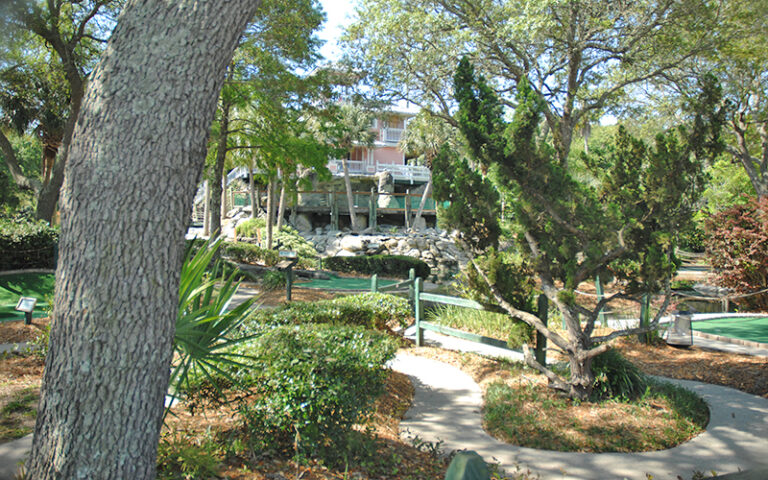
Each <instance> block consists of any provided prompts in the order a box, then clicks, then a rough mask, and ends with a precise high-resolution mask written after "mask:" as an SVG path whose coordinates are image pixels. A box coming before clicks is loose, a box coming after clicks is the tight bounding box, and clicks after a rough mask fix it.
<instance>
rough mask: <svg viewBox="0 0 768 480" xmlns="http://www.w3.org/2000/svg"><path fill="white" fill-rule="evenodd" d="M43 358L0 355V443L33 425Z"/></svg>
mask: <svg viewBox="0 0 768 480" xmlns="http://www.w3.org/2000/svg"><path fill="white" fill-rule="evenodd" d="M42 376H43V359H42V358H40V357H38V356H35V355H27V356H21V355H16V354H7V355H4V356H3V357H2V359H0V443H5V442H7V441H10V440H13V439H16V438H19V437H23V436H24V435H27V434H28V433H31V432H32V429H33V428H34V426H35V413H34V410H35V409H36V407H37V397H38V395H39V391H40V381H41V379H42Z"/></svg>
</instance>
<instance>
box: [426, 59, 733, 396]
mask: <svg viewBox="0 0 768 480" xmlns="http://www.w3.org/2000/svg"><path fill="white" fill-rule="evenodd" d="M454 91H455V96H456V101H457V102H458V104H459V111H458V113H457V115H456V118H457V121H458V123H459V126H460V129H461V132H462V133H463V135H464V137H465V138H466V141H467V144H468V147H469V153H470V157H471V162H466V161H464V160H461V159H458V160H457V159H454V158H451V157H450V156H448V155H445V154H443V153H441V155H439V156H438V158H437V159H436V160H435V165H436V168H435V170H436V172H451V173H450V174H449V173H440V174H436V175H435V179H434V181H435V198H436V199H437V200H438V201H444V200H450V201H451V202H452V203H451V206H450V207H449V208H448V209H447V210H445V211H443V212H442V213H443V214H444V218H445V219H446V221H447V223H449V224H451V225H452V226H454V227H456V228H458V229H459V230H460V232H461V235H462V237H461V238H462V239H463V240H464V242H465V244H466V245H467V246H468V247H469V248H470V249H472V250H473V251H474V253H476V254H477V253H480V252H482V251H484V250H485V249H486V248H488V247H492V246H493V247H495V246H497V245H498V239H499V232H500V228H499V212H500V209H499V205H498V203H499V200H500V198H502V197H503V198H505V199H509V200H511V201H510V202H509V204H510V206H511V207H512V210H513V214H512V220H511V223H512V225H511V229H512V232H513V237H514V240H515V242H516V243H517V246H518V248H519V249H520V251H521V252H522V253H523V256H524V257H525V258H526V260H527V261H529V262H530V263H531V265H532V266H533V269H534V271H535V272H536V276H537V277H538V280H539V282H540V287H541V289H542V291H543V292H544V294H545V295H546V296H547V298H548V299H549V301H550V302H551V303H552V304H553V305H555V306H556V307H557V309H558V310H559V312H560V314H561V315H562V318H563V320H564V323H565V325H566V333H565V334H564V335H562V334H559V333H557V332H555V331H553V330H551V329H549V328H547V326H545V325H544V324H543V323H542V322H541V321H540V320H539V319H538V318H537V317H536V316H535V315H532V314H530V313H528V312H525V311H522V310H520V309H518V308H516V307H515V306H514V305H513V304H512V303H511V302H510V301H509V299H505V298H504V297H503V295H502V294H501V292H500V291H499V289H497V288H495V286H494V285H493V284H492V283H491V282H490V280H489V279H488V276H487V275H486V274H485V272H482V270H481V269H480V268H477V266H476V268H477V269H478V273H479V274H480V276H481V277H484V278H485V280H486V281H487V282H488V283H489V287H490V288H491V290H492V291H493V293H494V297H495V299H496V300H497V301H498V302H499V304H500V305H501V306H502V307H503V308H504V309H505V310H506V311H507V312H508V313H510V314H511V315H513V316H515V317H518V318H520V319H522V320H524V321H525V322H527V323H529V324H530V325H532V326H534V327H535V328H536V329H537V330H538V331H539V332H541V333H542V334H543V335H544V336H545V337H547V338H548V339H549V340H550V341H551V342H552V343H554V344H555V345H556V347H557V348H559V349H560V350H561V351H563V352H564V353H565V354H566V355H567V357H568V359H569V363H570V377H569V378H567V379H566V378H564V377H562V376H560V375H558V374H556V373H555V372H553V371H551V370H548V369H546V368H545V367H544V366H542V365H541V364H539V363H538V362H536V360H535V359H534V358H533V357H532V355H530V352H528V353H527V354H526V361H527V362H528V363H529V364H530V365H531V366H532V367H534V368H537V369H538V370H540V371H541V372H542V373H544V374H545V375H547V377H548V378H549V380H550V385H551V386H552V387H553V388H556V389H558V390H561V391H564V392H565V393H567V394H568V395H569V396H571V397H573V398H581V399H583V398H586V397H587V396H589V394H590V392H591V389H592V385H593V383H594V376H593V375H592V372H591V368H590V365H591V362H592V359H593V358H594V357H595V356H596V355H599V354H600V353H602V352H604V351H606V350H608V349H609V348H610V343H609V342H610V341H611V340H612V339H614V338H616V337H619V336H622V335H630V334H636V333H640V332H641V331H643V330H642V329H640V328H633V329H628V330H623V331H616V332H613V333H610V334H608V335H603V336H593V331H594V327H595V321H596V319H597V317H598V313H599V312H600V311H601V310H602V309H603V308H605V306H606V305H607V304H608V303H609V302H610V301H612V300H615V299H617V298H628V299H635V300H638V301H639V295H640V294H642V293H647V292H654V291H657V290H659V289H665V290H666V291H668V290H669V289H668V280H669V278H670V277H671V275H672V274H673V273H674V271H675V270H676V268H677V266H678V261H677V259H676V258H675V256H674V246H675V245H674V238H675V235H674V233H675V231H676V230H677V229H679V228H681V227H682V226H684V225H685V224H686V223H687V222H689V221H690V217H691V214H692V211H693V206H694V203H695V201H696V199H697V198H698V195H699V192H700V190H701V187H702V184H703V181H704V175H703V173H702V160H703V159H704V158H705V157H711V156H712V155H714V154H717V153H718V152H719V151H721V150H722V144H721V142H720V136H719V134H720V126H721V125H722V123H723V120H724V118H723V115H722V112H721V111H720V110H716V109H715V107H714V105H717V104H718V102H719V96H718V95H719V89H718V87H717V85H716V84H715V83H713V82H712V81H711V79H705V81H702V95H701V96H700V101H699V102H696V103H693V104H691V105H690V106H689V107H690V108H689V111H690V112H691V118H690V122H689V123H690V127H682V126H681V127H678V128H676V129H674V130H670V131H667V132H664V133H660V134H659V135H658V136H657V137H656V141H655V144H654V145H653V146H649V145H646V144H645V143H644V142H642V141H640V140H638V139H635V138H633V137H632V136H631V135H629V133H627V131H626V130H625V129H623V128H620V129H619V130H618V133H617V134H616V137H615V139H614V143H613V144H612V145H609V146H608V147H606V148H604V149H602V150H599V151H596V152H593V154H592V155H591V156H589V157H587V156H586V155H585V158H584V159H583V160H584V163H585V164H586V165H587V166H588V167H589V171H590V173H591V174H592V178H591V179H590V181H589V182H580V181H577V180H576V179H575V178H574V177H573V176H571V175H570V173H569V172H568V171H566V170H565V169H564V168H563V166H562V165H561V163H560V162H559V161H558V156H557V152H556V149H555V148H554V147H553V146H552V145H551V144H549V143H546V142H544V141H542V138H543V137H542V136H541V135H540V133H539V125H540V124H541V122H542V114H543V110H544V107H545V105H544V104H543V102H542V100H541V98H540V96H538V95H537V94H535V92H534V91H533V90H532V89H531V88H530V87H529V86H528V85H527V84H526V83H525V82H522V83H521V84H520V85H519V88H518V95H517V106H516V109H515V111H514V117H513V120H512V122H511V123H507V122H506V121H505V120H504V111H503V108H502V106H501V104H500V102H499V100H498V98H497V97H496V94H495V93H494V92H493V91H492V90H491V89H490V88H489V87H488V86H487V84H486V83H485V80H484V79H483V78H482V77H476V76H475V73H474V69H473V67H472V65H471V64H470V62H469V61H468V60H467V59H463V60H462V61H461V62H460V64H459V66H458V69H457V71H456V74H455V87H454ZM596 275H600V277H601V278H603V279H608V278H611V279H615V280H616V284H617V286H618V287H619V288H620V291H619V292H618V293H615V294H613V295H611V296H609V297H607V298H605V299H604V300H602V301H600V302H599V303H598V304H597V306H596V307H594V308H591V307H588V306H585V305H583V304H582V303H580V302H579V301H578V299H577V296H576V292H575V290H576V289H577V288H578V286H579V284H581V283H582V282H584V281H588V280H591V279H593V278H595V276H596ZM668 301H669V300H668V297H667V298H666V299H665V302H664V307H663V308H662V309H661V311H659V313H658V314H657V315H656V317H655V319H654V321H653V323H652V326H655V325H656V324H657V323H658V320H659V318H660V317H661V315H662V313H663V311H664V310H665V308H666V305H667V304H668Z"/></svg>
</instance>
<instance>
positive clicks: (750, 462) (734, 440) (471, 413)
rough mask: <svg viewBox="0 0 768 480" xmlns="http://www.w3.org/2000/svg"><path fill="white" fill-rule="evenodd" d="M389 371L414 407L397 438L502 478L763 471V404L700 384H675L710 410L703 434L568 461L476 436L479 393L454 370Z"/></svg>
mask: <svg viewBox="0 0 768 480" xmlns="http://www.w3.org/2000/svg"><path fill="white" fill-rule="evenodd" d="M392 368H393V369H394V370H397V371H399V372H402V373H404V374H406V375H408V376H409V377H410V378H411V381H412V382H413V385H414V388H415V394H414V403H413V405H412V407H411V409H410V410H408V412H407V413H406V415H405V418H404V419H403V421H402V422H401V424H400V428H401V432H402V433H401V435H404V436H408V435H410V436H413V435H418V436H419V438H421V439H422V440H426V441H432V442H436V441H440V440H442V442H443V443H442V444H441V448H443V449H444V450H445V451H451V450H455V449H468V450H475V451H476V452H477V453H479V454H480V455H481V456H482V457H483V458H484V459H485V460H486V461H496V462H498V463H499V464H500V466H501V467H502V468H503V469H504V470H506V471H507V472H508V473H512V472H514V471H516V469H517V468H518V467H519V468H520V469H521V470H522V471H527V470H530V471H531V472H532V473H534V474H539V475H540V478H541V479H542V480H545V479H585V480H586V479H588V480H598V479H624V478H626V479H643V480H645V479H646V478H648V477H647V476H646V475H647V474H650V475H652V476H653V478H654V479H657V480H662V479H664V480H666V479H676V478H677V476H678V475H680V476H681V477H683V478H686V479H687V478H690V477H691V475H692V474H693V472H694V471H701V472H705V473H707V474H709V475H711V473H710V472H712V471H714V472H717V473H718V474H724V473H730V472H737V471H740V470H746V469H753V468H756V467H760V466H761V465H762V466H764V465H765V464H766V463H768V399H764V398H761V397H757V396H754V395H749V394H746V393H743V392H740V391H738V390H734V389H731V388H727V387H720V386H717V385H709V384H705V383H700V382H693V381H686V380H674V382H675V383H678V384H680V385H683V386H685V387H686V388H688V389H690V390H693V391H695V392H696V393H698V394H699V395H701V396H702V397H703V398H704V399H705V400H706V401H707V403H708V404H709V407H710V422H709V425H707V430H706V432H704V433H702V434H701V435H699V436H697V437H696V438H694V439H692V440H690V441H688V442H686V443H684V444H682V445H680V446H678V447H675V448H671V449H668V450H662V451H656V452H645V453H600V454H595V453H571V452H554V451H547V450H537V449H532V448H523V447H516V446H512V445H508V444H505V443H502V442H500V441H498V440H496V439H494V438H492V437H491V436H489V435H488V434H487V433H485V431H484V430H483V429H482V426H481V425H482V419H481V409H482V404H483V399H482V393H481V391H480V387H479V386H478V385H477V384H476V383H475V382H474V381H473V380H472V378H470V377H469V375H467V374H465V373H464V372H462V371H461V370H459V369H458V368H456V367H453V366H451V365H448V364H445V363H442V362H438V361H436V360H431V359H427V358H423V357H416V356H413V355H408V354H403V353H399V354H398V355H397V357H396V358H395V360H394V361H393V362H392Z"/></svg>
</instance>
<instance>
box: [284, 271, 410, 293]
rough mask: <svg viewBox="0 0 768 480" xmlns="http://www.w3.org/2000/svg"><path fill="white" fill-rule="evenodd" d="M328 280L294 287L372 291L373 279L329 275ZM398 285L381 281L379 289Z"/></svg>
mask: <svg viewBox="0 0 768 480" xmlns="http://www.w3.org/2000/svg"><path fill="white" fill-rule="evenodd" d="M328 276H329V277H330V278H329V279H328V280H320V279H317V278H314V279H312V280H309V281H300V282H294V285H295V286H297V287H302V288H322V289H324V290H370V289H371V279H370V277H369V278H354V277H337V276H336V275H332V274H329V275H328ZM393 283H397V282H395V281H392V280H384V279H382V278H380V279H379V287H384V286H387V285H392V284H393Z"/></svg>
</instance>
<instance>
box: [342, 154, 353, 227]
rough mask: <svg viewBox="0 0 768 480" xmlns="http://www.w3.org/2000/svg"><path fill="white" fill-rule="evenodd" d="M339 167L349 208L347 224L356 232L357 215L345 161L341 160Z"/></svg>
mask: <svg viewBox="0 0 768 480" xmlns="http://www.w3.org/2000/svg"><path fill="white" fill-rule="evenodd" d="M341 166H342V168H343V169H344V187H345V188H346V190H347V205H348V206H349V223H350V224H351V226H352V231H353V232H356V231H357V215H356V214H355V196H354V194H353V193H352V181H351V180H350V179H349V167H348V166H347V160H346V159H342V160H341Z"/></svg>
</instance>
